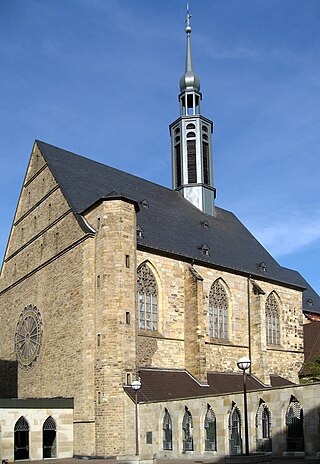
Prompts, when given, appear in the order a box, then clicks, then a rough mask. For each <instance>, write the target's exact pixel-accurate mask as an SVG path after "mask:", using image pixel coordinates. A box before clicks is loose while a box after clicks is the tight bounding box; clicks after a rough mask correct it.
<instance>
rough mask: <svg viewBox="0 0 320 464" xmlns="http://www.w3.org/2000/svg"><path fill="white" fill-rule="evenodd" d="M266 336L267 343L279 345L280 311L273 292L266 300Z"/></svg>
mask: <svg viewBox="0 0 320 464" xmlns="http://www.w3.org/2000/svg"><path fill="white" fill-rule="evenodd" d="M266 338H267V345H280V311H279V304H278V301H277V299H276V297H275V295H274V292H272V293H270V295H269V296H268V298H267V301H266Z"/></svg>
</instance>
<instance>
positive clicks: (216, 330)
mask: <svg viewBox="0 0 320 464" xmlns="http://www.w3.org/2000/svg"><path fill="white" fill-rule="evenodd" d="M228 309H229V305H228V297H227V293H226V291H225V289H224V287H223V285H222V284H221V282H220V280H219V279H218V280H216V281H215V282H214V283H213V284H212V286H211V289H210V294H209V335H210V337H211V338H221V339H227V338H228Z"/></svg>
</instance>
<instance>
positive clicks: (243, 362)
mask: <svg viewBox="0 0 320 464" xmlns="http://www.w3.org/2000/svg"><path fill="white" fill-rule="evenodd" d="M237 366H238V368H239V369H241V370H242V371H243V402H244V436H245V443H246V447H245V450H246V452H245V454H246V456H248V454H249V433H248V408H247V373H246V370H247V369H249V367H250V366H251V361H250V359H249V358H247V357H244V358H240V359H239V361H238V362H237Z"/></svg>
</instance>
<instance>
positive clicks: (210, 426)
mask: <svg viewBox="0 0 320 464" xmlns="http://www.w3.org/2000/svg"><path fill="white" fill-rule="evenodd" d="M204 430H205V450H206V451H217V442H216V415H215V413H214V412H213V410H212V409H211V407H210V405H209V404H208V410H207V414H206V417H205V418H204Z"/></svg>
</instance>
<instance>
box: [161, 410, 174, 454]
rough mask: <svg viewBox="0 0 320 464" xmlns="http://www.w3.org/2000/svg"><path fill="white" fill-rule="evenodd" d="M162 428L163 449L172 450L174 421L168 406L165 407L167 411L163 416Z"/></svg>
mask: <svg viewBox="0 0 320 464" xmlns="http://www.w3.org/2000/svg"><path fill="white" fill-rule="evenodd" d="M162 430H163V449H164V450H172V421H171V416H170V414H169V412H168V410H167V408H165V412H164V416H163V423H162Z"/></svg>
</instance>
